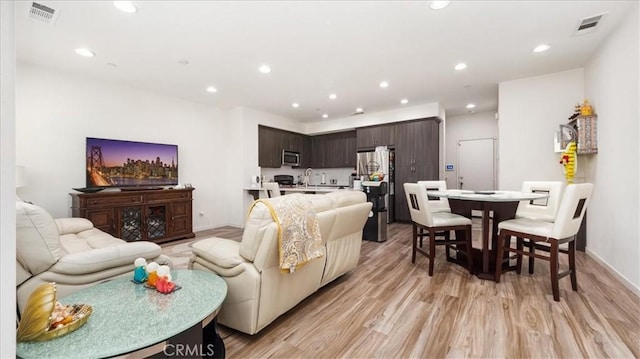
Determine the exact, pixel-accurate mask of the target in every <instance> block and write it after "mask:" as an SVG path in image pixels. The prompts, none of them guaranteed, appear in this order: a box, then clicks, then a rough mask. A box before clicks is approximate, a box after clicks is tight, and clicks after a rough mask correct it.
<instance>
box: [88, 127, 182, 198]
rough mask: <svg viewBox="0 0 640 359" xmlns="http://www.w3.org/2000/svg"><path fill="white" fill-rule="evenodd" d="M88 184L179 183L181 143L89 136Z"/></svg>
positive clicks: (148, 184)
mask: <svg viewBox="0 0 640 359" xmlns="http://www.w3.org/2000/svg"><path fill="white" fill-rule="evenodd" d="M86 153H87V155H86V159H87V165H86V168H87V187H90V188H96V187H98V188H106V187H159V186H171V185H176V184H178V146H177V145H168V144H160V143H147V142H135V141H123V140H109V139H104V138H93V137H87V152H86Z"/></svg>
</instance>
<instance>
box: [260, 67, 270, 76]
mask: <svg viewBox="0 0 640 359" xmlns="http://www.w3.org/2000/svg"><path fill="white" fill-rule="evenodd" d="M258 70H260V72H262V73H263V74H268V73H269V72H271V67H269V66H267V65H262V66H260V68H259V69H258Z"/></svg>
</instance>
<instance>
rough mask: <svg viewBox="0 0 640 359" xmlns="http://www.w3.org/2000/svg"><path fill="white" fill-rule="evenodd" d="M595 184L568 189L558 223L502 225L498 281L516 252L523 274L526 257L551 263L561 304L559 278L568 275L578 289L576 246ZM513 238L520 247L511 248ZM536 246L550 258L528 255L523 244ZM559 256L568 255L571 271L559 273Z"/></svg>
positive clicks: (517, 221)
mask: <svg viewBox="0 0 640 359" xmlns="http://www.w3.org/2000/svg"><path fill="white" fill-rule="evenodd" d="M592 192H593V184H591V183H581V184H570V185H568V186H567V188H566V190H565V193H564V195H563V196H562V200H561V201H560V205H559V208H558V212H557V215H556V217H555V221H553V222H550V221H547V220H541V219H531V218H514V219H510V220H506V221H502V222H500V223H498V230H499V235H498V248H497V250H496V273H495V280H496V282H497V283H499V282H500V276H501V275H502V263H503V262H504V261H508V260H509V259H508V258H505V257H504V255H505V253H509V252H513V253H516V254H517V259H518V264H517V273H518V274H520V269H521V266H522V256H523V255H526V256H529V257H535V258H537V259H544V260H547V261H549V271H550V272H551V289H552V292H553V299H554V300H555V301H560V290H559V283H558V281H559V279H560V278H563V277H565V276H567V275H569V276H570V277H571V288H572V289H573V290H574V291H577V290H578V280H577V277H576V260H575V255H576V246H575V238H576V234H577V233H578V230H579V229H580V224H581V223H582V219H583V217H584V213H585V211H586V210H587V206H588V205H589V202H590V199H591V194H592ZM511 237H516V238H517V247H516V248H511ZM524 240H527V241H528V244H530V245H535V248H536V249H541V250H543V251H547V252H549V255H548V256H544V255H541V254H539V253H534V252H525V251H524V250H523V248H522V246H523V241H524ZM564 243H568V249H567V250H564V249H560V248H559V246H560V245H561V244H564ZM559 253H564V254H567V255H568V259H569V268H568V270H566V271H563V272H561V273H559V272H558V271H559V261H558V256H559Z"/></svg>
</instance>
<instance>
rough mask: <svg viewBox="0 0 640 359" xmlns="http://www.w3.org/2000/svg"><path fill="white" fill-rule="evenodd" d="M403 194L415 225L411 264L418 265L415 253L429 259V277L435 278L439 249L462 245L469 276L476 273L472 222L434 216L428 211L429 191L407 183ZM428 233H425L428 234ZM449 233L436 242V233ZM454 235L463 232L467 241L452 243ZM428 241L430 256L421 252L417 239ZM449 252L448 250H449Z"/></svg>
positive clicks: (446, 214) (440, 214) (446, 215)
mask: <svg viewBox="0 0 640 359" xmlns="http://www.w3.org/2000/svg"><path fill="white" fill-rule="evenodd" d="M404 191H405V194H406V196H407V203H408V205H409V212H410V213H411V221H412V223H413V244H412V253H411V263H415V262H416V253H417V252H419V253H421V254H423V255H425V256H427V257H428V258H429V276H433V261H434V259H435V253H436V245H445V246H447V248H448V247H449V246H451V245H456V249H457V246H459V245H463V246H464V247H465V250H464V251H460V252H462V253H463V254H465V256H466V258H467V266H468V269H469V273H473V254H472V246H471V220H470V219H469V218H466V217H463V216H460V215H457V214H453V213H450V212H432V211H431V209H430V207H429V204H430V203H429V199H428V197H427V188H426V187H425V186H423V185H419V184H417V183H405V184H404ZM425 231H426V233H425ZM442 231H445V232H447V235H446V236H445V237H444V239H436V232H442ZM451 231H464V239H462V238H456V239H451V238H450V236H449V235H448V233H450V232H451ZM426 236H428V237H429V252H426V251H425V250H424V249H422V248H418V238H420V239H422V238H423V237H426ZM447 250H448V249H447Z"/></svg>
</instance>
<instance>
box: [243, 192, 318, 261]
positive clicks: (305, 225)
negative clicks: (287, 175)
mask: <svg viewBox="0 0 640 359" xmlns="http://www.w3.org/2000/svg"><path fill="white" fill-rule="evenodd" d="M258 203H262V204H264V205H265V206H267V208H268V209H269V212H271V217H272V218H273V221H274V222H276V224H277V225H278V244H279V246H278V247H279V253H280V270H281V271H282V272H284V273H287V272H288V273H293V272H295V270H296V269H298V268H300V267H301V266H303V265H304V264H306V263H307V262H309V261H310V260H312V259H315V258H319V257H322V256H323V252H322V238H321V236H320V223H319V222H318V215H317V213H316V211H315V210H314V209H313V206H312V204H311V201H309V199H307V198H305V197H304V196H303V195H301V194H291V195H286V196H281V197H276V198H273V199H266V198H265V199H259V200H256V201H254V202H253V205H252V206H251V208H250V209H249V213H251V210H253V208H254V207H255V206H256V204H258Z"/></svg>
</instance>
